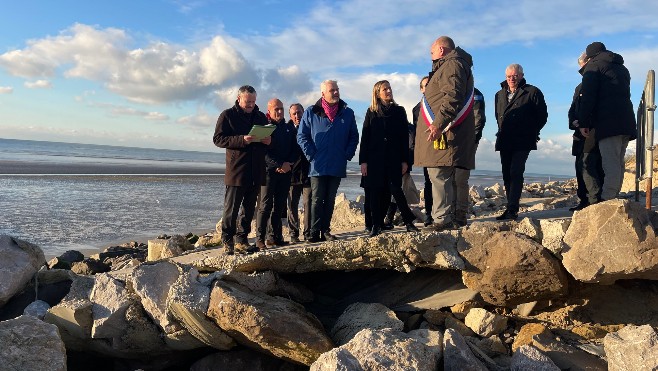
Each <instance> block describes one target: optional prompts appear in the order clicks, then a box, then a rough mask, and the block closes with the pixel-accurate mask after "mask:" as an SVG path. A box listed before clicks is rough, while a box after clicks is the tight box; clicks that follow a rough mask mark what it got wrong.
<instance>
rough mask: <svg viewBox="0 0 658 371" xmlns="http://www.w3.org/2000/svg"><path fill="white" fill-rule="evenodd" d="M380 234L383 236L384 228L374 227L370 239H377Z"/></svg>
mask: <svg viewBox="0 0 658 371" xmlns="http://www.w3.org/2000/svg"><path fill="white" fill-rule="evenodd" d="M380 234H382V227H380V226H378V225H376V226H374V227H372V231H371V232H370V236H369V237H375V236H377V235H380Z"/></svg>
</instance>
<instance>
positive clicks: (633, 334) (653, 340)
mask: <svg viewBox="0 0 658 371" xmlns="http://www.w3.org/2000/svg"><path fill="white" fill-rule="evenodd" d="M603 346H604V348H605V354H606V357H607V358H608V369H609V370H610V371H617V370H619V371H622V370H656V369H658V335H657V334H656V331H655V330H654V329H653V327H651V326H649V325H643V326H633V325H628V326H626V327H624V328H623V329H621V330H619V331H617V332H614V333H611V334H608V335H606V336H605V338H604V339H603Z"/></svg>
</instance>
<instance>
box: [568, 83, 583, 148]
mask: <svg viewBox="0 0 658 371" xmlns="http://www.w3.org/2000/svg"><path fill="white" fill-rule="evenodd" d="M581 86H582V84H578V86H576V89H575V90H574V92H573V100H572V101H571V106H570V107H569V113H568V117H569V129H570V130H573V131H574V133H573V143H572V145H571V155H572V156H578V155H580V154H582V153H583V149H584V147H585V137H584V136H583V135H582V134H581V133H580V123H576V125H578V126H575V125H574V122H575V121H577V120H578V102H579V101H580V88H581Z"/></svg>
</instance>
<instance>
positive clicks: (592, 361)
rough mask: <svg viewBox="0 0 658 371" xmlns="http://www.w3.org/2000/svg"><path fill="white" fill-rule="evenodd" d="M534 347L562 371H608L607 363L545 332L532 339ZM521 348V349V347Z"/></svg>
mask: <svg viewBox="0 0 658 371" xmlns="http://www.w3.org/2000/svg"><path fill="white" fill-rule="evenodd" d="M531 345H532V346H534V347H536V348H537V349H539V350H540V351H541V352H542V353H544V354H546V355H547V356H548V357H549V358H550V359H551V360H552V361H553V363H555V365H556V366H557V367H559V368H560V369H562V370H574V371H575V370H591V371H594V370H601V371H604V370H607V369H608V365H607V364H606V362H605V361H604V360H603V359H601V358H599V357H597V356H595V355H593V354H590V353H587V352H585V351H583V350H580V349H578V348H576V347H573V346H571V345H569V344H566V343H564V342H563V341H561V340H560V339H558V338H555V337H553V336H552V335H551V334H550V332H543V333H541V334H538V335H534V336H533V337H532V344H531ZM519 348H520V347H519Z"/></svg>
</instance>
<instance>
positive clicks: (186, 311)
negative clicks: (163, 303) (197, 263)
mask: <svg viewBox="0 0 658 371" xmlns="http://www.w3.org/2000/svg"><path fill="white" fill-rule="evenodd" d="M222 274H223V273H222V272H215V273H213V274H211V275H209V276H208V277H205V278H202V277H200V276H199V271H197V270H196V269H195V268H189V267H184V268H183V272H182V273H181V274H180V275H179V277H178V279H177V280H176V282H175V283H174V284H172V286H171V289H170V290H169V297H168V299H167V309H168V310H169V312H170V313H171V314H172V315H173V316H174V318H176V319H177V320H178V321H179V322H180V324H181V325H183V326H184V327H185V328H186V329H187V330H188V331H189V332H190V333H191V334H192V335H193V336H194V337H195V338H197V339H199V340H200V341H202V342H203V343H204V344H206V345H208V346H211V347H213V348H216V349H220V350H228V349H231V348H233V347H234V346H235V345H236V344H235V341H233V339H232V338H231V337H230V336H228V335H227V334H226V333H225V332H224V331H223V330H222V329H221V328H219V326H217V324H216V323H215V322H213V321H212V320H211V319H210V318H208V317H207V316H206V313H207V312H208V305H209V303H210V285H211V284H212V281H213V280H214V279H216V278H219V277H221V276H222Z"/></svg>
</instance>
